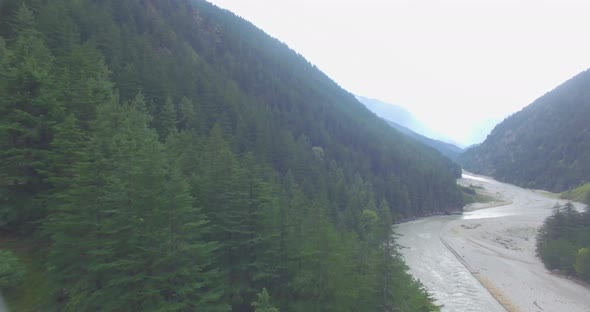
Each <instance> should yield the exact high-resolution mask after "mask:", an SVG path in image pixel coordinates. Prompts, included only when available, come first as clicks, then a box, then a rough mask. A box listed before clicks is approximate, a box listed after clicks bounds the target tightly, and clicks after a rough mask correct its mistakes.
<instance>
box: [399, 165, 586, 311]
mask: <svg viewBox="0 0 590 312" xmlns="http://www.w3.org/2000/svg"><path fill="white" fill-rule="evenodd" d="M459 183H460V184H463V185H469V184H475V185H478V186H480V187H483V188H484V189H485V191H486V192H488V193H490V194H494V196H496V197H498V198H500V201H499V202H498V203H496V207H489V208H483V209H477V210H473V211H468V212H465V213H464V214H463V215H462V216H435V217H428V218H423V219H419V220H415V221H412V222H407V223H403V224H400V225H398V226H397V228H396V232H397V233H398V234H401V237H399V238H398V243H399V244H400V245H402V246H404V248H402V250H401V253H402V255H403V257H404V258H405V260H406V263H407V264H408V266H409V268H410V273H411V274H412V275H413V276H414V277H415V278H417V279H419V280H420V281H421V282H422V283H423V284H424V285H425V286H426V288H427V290H428V291H429V292H430V293H431V294H432V295H433V297H434V298H435V300H436V303H437V304H439V305H442V306H443V307H442V311H444V312H451V311H453V312H469V311H489V312H496V311H498V312H502V311H510V312H513V311H534V312H537V311H555V312H559V311H568V312H574V311H581V312H590V289H589V288H588V287H587V286H584V285H581V284H579V283H576V282H574V281H571V280H568V279H567V278H564V277H561V276H556V275H554V274H551V273H550V272H548V271H547V270H546V269H545V268H544V267H543V265H542V263H541V262H540V260H539V259H538V258H536V257H535V254H534V235H535V233H536V229H537V228H538V226H540V225H541V224H542V222H543V220H544V219H545V218H546V217H547V216H549V215H550V214H551V211H552V210H551V208H552V207H553V206H554V205H555V203H556V202H557V201H558V200H557V199H555V198H551V197H549V196H547V195H546V194H544V193H542V192H536V191H531V190H526V189H522V188H519V187H516V186H513V185H510V184H505V183H500V182H497V181H494V180H493V179H490V178H487V177H481V176H475V175H471V174H467V173H464V176H463V178H462V179H460V180H459ZM488 206H493V205H488ZM476 207H477V205H476ZM481 207H482V206H481V205H480V206H479V208H481ZM484 207H485V206H484ZM578 208H580V205H578ZM484 285H485V287H484Z"/></svg>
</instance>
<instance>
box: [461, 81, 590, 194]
mask: <svg viewBox="0 0 590 312" xmlns="http://www.w3.org/2000/svg"><path fill="white" fill-rule="evenodd" d="M589 120H590V71H589V70H586V71H584V72H582V73H580V74H578V75H577V76H575V77H573V78H571V79H570V80H568V81H566V82H565V83H563V84H562V85H560V86H558V87H557V88H555V89H554V90H552V91H551V92H549V93H547V94H545V95H543V96H542V97H540V98H539V99H537V100H535V101H534V102H533V103H532V104H530V105H529V106H527V107H525V108H524V109H522V110H521V111H520V112H518V113H515V114H513V115H512V116H510V117H508V118H506V119H505V120H504V121H503V122H502V123H500V124H498V125H497V126H496V127H495V128H494V130H493V131H492V132H491V133H490V135H489V136H488V137H487V139H486V140H485V141H484V142H483V143H482V144H480V145H478V146H477V147H475V148H472V149H469V150H467V151H466V152H465V153H464V154H462V155H461V156H460V162H461V163H462V164H463V165H464V167H465V168H466V169H467V170H470V171H473V172H476V173H481V174H486V175H491V176H493V177H495V178H496V179H499V180H501V181H505V182H509V183H514V184H517V185H520V186H525V187H530V188H538V189H545V190H549V191H554V192H562V191H564V190H567V189H570V188H574V187H577V186H578V185H580V184H582V183H584V182H588V181H590V123H589V122H588V121H589Z"/></svg>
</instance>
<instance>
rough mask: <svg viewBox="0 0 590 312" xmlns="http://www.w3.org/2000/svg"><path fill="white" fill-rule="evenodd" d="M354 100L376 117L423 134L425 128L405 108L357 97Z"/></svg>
mask: <svg viewBox="0 0 590 312" xmlns="http://www.w3.org/2000/svg"><path fill="white" fill-rule="evenodd" d="M356 98H357V99H358V100H359V101H360V102H361V103H363V104H364V105H365V106H366V107H367V108H368V109H369V110H370V111H372V112H373V113H375V114H377V116H379V117H381V118H383V119H385V120H389V121H392V122H394V123H396V124H398V125H400V126H403V127H406V128H409V129H410V130H412V131H414V132H418V133H422V134H424V132H425V131H426V127H425V126H424V125H423V124H422V123H421V122H420V121H419V120H417V119H416V117H414V115H412V113H410V112H409V111H407V110H406V109H405V108H403V107H401V106H398V105H395V104H390V103H386V102H383V101H380V100H376V99H371V98H367V97H364V96H360V95H357V96H356Z"/></svg>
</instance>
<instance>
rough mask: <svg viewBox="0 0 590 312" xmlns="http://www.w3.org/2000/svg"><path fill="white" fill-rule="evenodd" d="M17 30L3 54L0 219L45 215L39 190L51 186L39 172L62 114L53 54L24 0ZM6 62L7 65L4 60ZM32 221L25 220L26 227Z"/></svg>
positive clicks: (15, 21) (16, 17) (14, 22)
mask: <svg viewBox="0 0 590 312" xmlns="http://www.w3.org/2000/svg"><path fill="white" fill-rule="evenodd" d="M11 25H12V28H13V30H14V32H15V34H16V38H13V39H12V40H11V41H10V42H11V44H10V46H9V50H10V53H6V50H5V49H3V50H4V52H2V54H3V56H2V59H3V60H2V63H3V68H2V69H3V70H2V71H1V72H0V95H2V96H0V181H1V182H0V188H1V190H0V191H1V192H2V193H4V195H5V197H4V200H3V203H1V204H0V205H1V207H0V209H1V210H2V211H1V212H0V215H2V216H3V217H4V218H5V219H4V220H1V221H0V223H2V224H6V223H9V224H10V223H11V222H23V223H24V222H27V221H34V220H37V219H40V218H42V217H43V216H44V214H45V207H44V205H43V203H42V202H41V201H40V200H39V198H38V194H40V193H41V192H43V191H45V190H46V189H47V188H48V184H47V181H45V176H43V175H42V174H41V173H40V172H39V170H40V169H41V168H44V167H45V166H46V165H47V159H46V154H47V150H48V149H49V146H50V144H51V140H52V136H53V131H54V129H53V127H54V125H55V123H56V121H57V120H60V119H61V118H62V116H63V110H62V107H61V106H60V104H59V103H57V102H56V101H55V94H53V92H52V87H51V84H52V82H53V79H52V77H51V73H52V57H51V55H50V53H49V51H48V50H47V48H46V47H45V45H44V43H43V38H42V36H41V34H40V33H39V32H38V31H37V29H36V23H35V18H34V15H33V13H32V11H31V10H30V9H28V8H27V6H25V5H24V4H23V5H21V6H20V7H19V9H18V10H17V11H16V13H15V15H14V17H13V19H12V22H11ZM0 65H2V64H0ZM31 225H32V224H29V225H26V224H21V226H20V228H19V229H20V230H23V231H27V230H30V229H31Z"/></svg>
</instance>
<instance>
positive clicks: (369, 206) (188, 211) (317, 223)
mask: <svg viewBox="0 0 590 312" xmlns="http://www.w3.org/2000/svg"><path fill="white" fill-rule="evenodd" d="M0 4H1V5H2V7H1V8H0V227H1V232H2V237H3V240H2V241H0V248H4V249H6V250H4V251H1V252H0V257H2V259H0V262H2V263H5V264H7V265H5V266H3V267H2V268H1V269H0V270H3V271H2V272H3V273H6V274H3V275H2V276H1V277H0V279H2V280H1V281H0V287H2V290H3V293H4V294H5V297H6V299H7V301H8V303H9V305H10V306H11V307H12V308H13V309H14V310H15V311H28V310H35V311H37V310H43V311H51V310H55V311H99V310H100V311H254V310H255V311H277V309H278V310H281V311H436V310H438V308H437V307H435V306H434V305H433V304H432V301H431V300H430V298H429V297H428V295H427V293H426V292H425V290H424V289H423V288H422V286H421V285H420V283H419V282H417V281H414V280H413V279H412V278H411V276H409V274H408V273H407V272H406V267H405V265H404V263H403V261H402V260H401V258H400V256H399V254H398V252H397V248H398V247H397V246H396V244H395V241H394V240H393V239H392V237H394V235H392V234H393V233H392V228H391V225H392V224H393V222H394V221H395V220H399V219H401V218H404V217H409V216H419V215H427V214H431V213H435V212H445V211H450V210H455V209H458V208H460V207H461V206H462V195H461V192H460V191H459V189H458V188H457V186H456V183H455V179H456V178H457V177H459V175H460V168H459V167H458V166H457V165H455V164H454V163H452V162H451V161H450V160H449V159H447V158H444V157H441V156H440V154H438V153H437V152H435V151H433V150H431V149H429V148H426V147H424V146H422V145H421V144H419V143H416V142H414V141H412V140H410V139H407V138H405V137H404V136H403V135H402V134H400V133H399V132H397V131H395V130H394V129H392V128H391V127H389V126H388V125H387V124H386V123H385V122H384V121H382V120H380V119H378V118H377V117H376V116H375V115H373V114H372V113H371V112H369V111H368V110H367V109H366V108H365V107H363V106H362V105H361V104H360V103H358V102H357V100H356V99H355V98H354V96H353V95H351V94H349V93H348V92H346V91H345V90H343V89H341V88H340V87H339V86H338V85H336V84H335V83H334V82H333V81H332V80H330V79H329V78H328V77H326V76H325V75H324V74H323V73H322V72H320V71H319V70H318V69H317V68H315V67H314V66H313V65H311V64H309V63H308V62H307V61H306V60H305V59H304V58H303V57H302V56H300V55H298V54H296V53H295V52H293V51H292V50H290V49H289V48H288V47H287V46H285V45H284V44H282V43H280V42H279V41H278V40H275V39H273V38H270V37H269V36H267V35H266V34H264V33H263V32H262V31H260V30H259V29H257V28H256V27H254V26H253V25H252V24H250V23H248V22H247V21H244V20H243V19H241V18H239V17H236V16H235V15H233V14H232V13H230V12H228V11H225V10H221V9H219V8H217V7H215V6H213V5H211V4H209V3H207V2H205V1H190V2H189V1H185V0H169V1H157V0H126V1H119V0H101V1H96V0H77V1H71V0H51V1H49V0H28V1H22V0H4V1H2V2H0ZM6 240H10V241H11V242H12V243H11V244H6V242H5V241H6ZM15 242H16V243H15ZM23 244H30V245H31V246H33V248H32V250H33V252H29V253H27V252H24V253H23V252H22V250H23V249H22V248H18V247H19V246H21V245H23ZM9 245H10V246H12V247H14V246H16V247H14V248H12V249H14V252H11V251H9V249H11V248H8V247H6V246H9ZM10 246H9V247H10ZM24 250H31V248H29V249H26V248H25V249H24ZM15 255H16V256H15ZM19 258H20V259H21V260H22V259H25V261H21V262H23V263H25V265H23V264H22V263H19ZM30 262H33V263H36V266H35V267H36V268H37V269H36V270H37V273H39V271H40V272H41V273H40V275H41V276H42V277H43V283H40V284H42V285H41V286H39V287H40V289H39V290H38V292H37V295H35V296H34V300H31V298H28V297H27V298H24V299H23V298H22V293H25V292H26V293H29V292H30V291H31V289H30V288H34V287H37V286H38V285H24V284H23V285H19V284H18V283H17V282H16V281H17V280H20V281H21V284H22V276H23V275H25V276H26V275H27V274H29V273H30V270H31V267H33V266H31V265H29V263H30ZM23 267H26V268H23ZM39 268H41V269H39ZM27 269H28V270H29V272H25V271H26V270H27ZM9 278H10V280H9ZM25 280H26V277H25ZM25 290H26V291H25Z"/></svg>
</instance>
